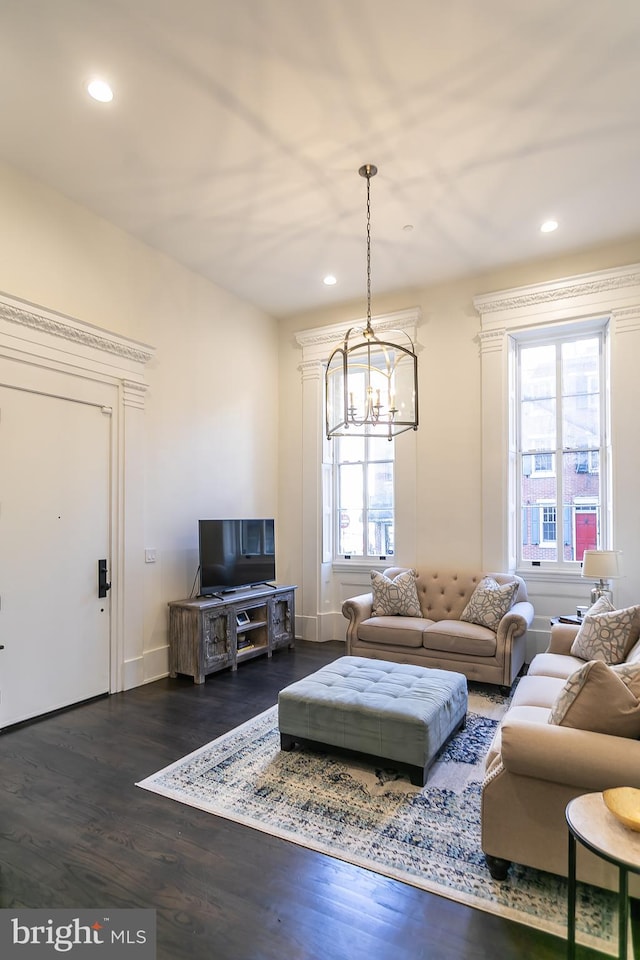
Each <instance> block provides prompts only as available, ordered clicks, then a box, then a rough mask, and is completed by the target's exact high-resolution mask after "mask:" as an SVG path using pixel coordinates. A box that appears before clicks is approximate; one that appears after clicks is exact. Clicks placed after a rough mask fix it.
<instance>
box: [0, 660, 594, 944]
mask: <svg viewBox="0 0 640 960" xmlns="http://www.w3.org/2000/svg"><path fill="white" fill-rule="evenodd" d="M343 653H344V646H343V644H341V643H338V642H335V643H328V644H314V643H305V642H303V641H298V643H297V646H296V649H295V651H288V650H283V651H280V652H278V653H276V654H274V656H273V658H272V659H271V660H267V659H266V658H260V659H257V660H253V661H251V662H248V663H245V664H243V665H242V666H241V667H240V669H239V670H238V671H237V673H231V672H230V671H225V672H222V673H218V674H214V675H213V676H210V677H208V678H207V681H206V683H204V684H202V685H199V686H198V685H195V684H193V683H192V682H191V681H190V680H188V679H186V678H179V679H178V680H169V679H166V680H159V681H157V682H155V683H151V684H148V685H147V686H144V687H138V688H137V689H135V690H130V691H128V692H127V693H123V694H117V695H115V696H112V697H107V698H104V699H100V700H96V701H93V702H91V703H87V704H83V705H81V706H78V707H74V708H72V709H69V710H66V711H64V712H61V713H59V714H56V715H54V716H49V717H46V718H44V719H42V720H38V721H35V722H32V723H29V724H26V725H23V726H20V727H16V728H13V729H10V730H7V731H5V732H4V733H3V734H2V735H1V736H0V907H14V908H15V907H32V908H33V907H100V908H102V907H111V908H116V907H133V906H138V907H152V908H155V909H156V911H157V934H158V948H157V956H158V958H161V960H164V958H167V960H181V958H183V957H184V958H198V960H359V958H370V960H423V958H424V960H484V958H487V960H489V958H491V960H493V958H495V957H499V958H500V960H516V958H517V960H522V958H531V960H534V958H535V960H552V958H553V960H560V958H564V957H565V955H566V945H565V943H564V941H561V940H558V939H556V938H554V937H551V936H549V935H547V934H544V933H540V932H538V931H536V930H534V929H531V928H527V927H522V926H519V925H518V924H514V923H511V922H508V921H506V920H501V919H499V918H498V917H494V916H492V915H490V914H486V913H482V912H479V911H476V910H471V909H469V908H467V907H464V906H461V905H459V904H456V903H453V902H452V901H450V900H446V899H442V898H440V897H437V896H433V895H430V894H428V893H424V892H423V891H421V890H417V889H415V888H413V887H410V886H407V885H405V884H402V883H398V882H395V881H393V880H388V879H386V878H384V877H380V876H378V875H376V874H373V873H370V872H368V871H367V870H363V869H360V868H358V867H354V866H350V865H349V864H345V863H341V862H339V861H338V860H334V859H332V858H330V857H326V856H323V855H321V854H318V853H314V852H312V851H310V850H306V849H303V848H302V847H298V846H296V845H295V844H291V843H288V842H286V841H283V840H279V839H276V838H274V837H270V836H268V835H267V834H263V833H259V832H257V831H254V830H251V829H250V828H248V827H243V826H240V825H239V824H236V823H231V822H229V821H226V820H222V819H219V818H217V817H213V816H211V815H210V814H207V813H203V812H202V811H199V810H195V809H192V808H190V807H187V806H185V805H183V804H178V803H174V802H173V801H171V800H167V799H165V798H163V797H159V796H157V795H155V794H151V793H149V792H148V791H145V790H141V789H139V788H138V787H136V786H135V782H136V781H137V780H141V779H142V778H143V777H145V776H147V775H149V774H151V773H154V772H155V771H156V770H158V769H160V768H161V767H163V766H166V765H167V764H168V763H170V762H171V761H173V760H176V759H178V758H179V757H182V756H184V755H185V754H186V753H189V752H190V751H192V750H195V749H196V748H197V747H200V746H202V745H203V744H204V743H206V742H208V741H209V740H213V739H214V738H215V737H217V736H219V735H220V734H222V733H224V732H225V731H227V730H230V729H231V728H232V727H235V726H237V725H238V724H239V723H242V722H243V721H244V720H247V719H248V718H250V717H252V716H254V715H255V714H257V713H259V712H260V711H262V710H265V709H266V708H267V707H269V706H271V705H272V704H274V703H275V702H276V698H277V693H278V690H280V689H281V688H282V687H284V686H286V685H287V684H288V683H291V682H293V681H294V680H297V679H299V678H300V677H303V676H305V675H307V674H309V673H311V672H312V671H313V670H316V669H318V668H319V667H320V666H322V665H323V664H324V663H327V662H329V661H331V660H333V659H335V658H336V657H338V656H341V655H342V654H343ZM600 956H601V955H600V954H596V953H594V952H592V951H587V950H585V949H580V948H579V950H578V957H579V958H580V960H587V958H595V957H600Z"/></svg>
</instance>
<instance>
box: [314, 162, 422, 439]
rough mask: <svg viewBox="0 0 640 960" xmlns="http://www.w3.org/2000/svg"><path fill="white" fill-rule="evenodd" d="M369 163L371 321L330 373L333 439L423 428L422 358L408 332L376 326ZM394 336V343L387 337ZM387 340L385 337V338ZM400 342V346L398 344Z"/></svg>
mask: <svg viewBox="0 0 640 960" xmlns="http://www.w3.org/2000/svg"><path fill="white" fill-rule="evenodd" d="M377 172H378V168H377V167H374V166H373V164H371V163H367V164H365V165H364V166H363V167H360V169H359V170H358V173H359V174H360V176H361V177H366V180H367V323H366V326H365V327H364V328H363V327H351V328H350V329H349V330H347V333H346V335H345V338H344V342H343V343H342V344H340V346H339V347H336V349H335V350H334V351H333V353H332V354H331V356H330V357H329V360H328V363H327V369H326V374H325V409H326V428H327V437H328V439H329V440H331V438H332V437H386V438H387V439H389V440H391V439H392V438H393V437H394V436H396V435H397V434H399V433H404V431H405V430H417V429H418V358H417V357H416V354H415V350H414V345H413V341H412V340H411V338H410V337H409V335H408V334H407V333H405V332H404V331H403V330H385V331H384V333H383V336H382V337H379V336H376V334H375V333H374V330H373V327H372V325H371V177H375V175H376V173H377ZM391 336H392V340H391V339H387V338H389V337H391ZM383 337H384V339H383ZM393 341H399V342H393Z"/></svg>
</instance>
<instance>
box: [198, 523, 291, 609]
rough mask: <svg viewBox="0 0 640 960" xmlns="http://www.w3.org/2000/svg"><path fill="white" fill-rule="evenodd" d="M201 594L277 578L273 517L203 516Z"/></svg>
mask: <svg viewBox="0 0 640 960" xmlns="http://www.w3.org/2000/svg"><path fill="white" fill-rule="evenodd" d="M198 535H199V548H200V596H203V597H207V596H211V595H214V594H217V593H228V592H229V591H232V590H237V589H238V588H239V587H249V586H255V585H256V584H258V583H269V582H270V581H272V580H275V578H276V556H275V554H276V551H275V534H274V521H273V520H248V519H247V520H199V521H198Z"/></svg>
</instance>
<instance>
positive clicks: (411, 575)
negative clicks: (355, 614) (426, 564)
mask: <svg viewBox="0 0 640 960" xmlns="http://www.w3.org/2000/svg"><path fill="white" fill-rule="evenodd" d="M416 577H417V573H416V571H415V570H406V571H405V572H404V573H399V574H398V575H397V576H396V577H394V578H391V577H386V576H385V575H384V573H379V572H378V571H377V570H372V571H371V588H372V591H373V606H372V609H371V612H372V614H373V616H374V617H392V616H399V617H421V616H422V611H421V609H420V601H419V600H418V591H417V589H416Z"/></svg>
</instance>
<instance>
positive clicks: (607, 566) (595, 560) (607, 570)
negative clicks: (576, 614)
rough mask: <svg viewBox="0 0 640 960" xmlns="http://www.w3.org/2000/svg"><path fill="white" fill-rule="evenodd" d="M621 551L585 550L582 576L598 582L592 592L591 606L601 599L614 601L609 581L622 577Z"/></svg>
mask: <svg viewBox="0 0 640 960" xmlns="http://www.w3.org/2000/svg"><path fill="white" fill-rule="evenodd" d="M620 566H621V565H620V550H585V551H584V556H583V558H582V576H583V577H588V578H589V579H590V580H597V581H598V582H597V583H595V584H594V585H593V590H592V591H591V605H593V604H594V603H595V602H596V600H598V599H599V598H600V597H607V599H608V600H611V601H612V600H613V594H612V593H611V589H610V587H609V580H614V579H615V578H616V577H619V576H620Z"/></svg>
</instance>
